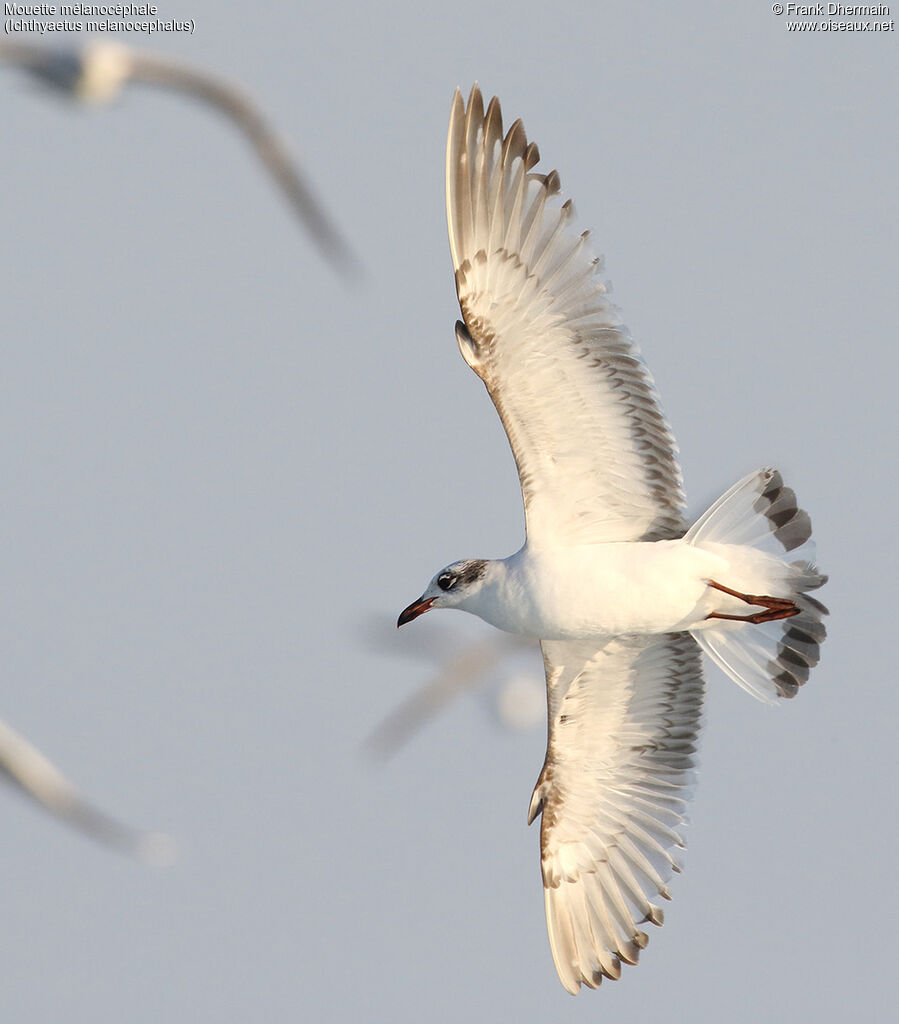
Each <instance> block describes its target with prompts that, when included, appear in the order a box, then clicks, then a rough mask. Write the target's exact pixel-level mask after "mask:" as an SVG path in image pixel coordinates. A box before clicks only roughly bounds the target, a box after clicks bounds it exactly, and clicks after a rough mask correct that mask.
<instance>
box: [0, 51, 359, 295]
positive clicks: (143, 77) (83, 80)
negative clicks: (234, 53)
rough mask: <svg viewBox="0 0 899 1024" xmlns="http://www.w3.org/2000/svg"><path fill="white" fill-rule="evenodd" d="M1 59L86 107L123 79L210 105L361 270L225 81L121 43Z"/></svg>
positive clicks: (324, 242)
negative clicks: (176, 93)
mask: <svg viewBox="0 0 899 1024" xmlns="http://www.w3.org/2000/svg"><path fill="white" fill-rule="evenodd" d="M2 61H5V62H6V63H8V64H13V65H16V66H18V67H20V68H22V69H24V70H25V71H26V72H27V73H29V74H31V75H32V76H34V78H36V79H37V80H38V81H39V82H41V83H42V84H43V85H46V86H49V87H50V88H52V89H54V90H56V91H58V92H60V93H64V94H67V95H69V96H72V97H74V98H75V99H77V100H79V101H81V102H83V103H87V104H95V105H98V104H101V103H108V102H110V101H112V100H113V99H115V98H116V97H118V96H119V94H120V93H121V92H122V90H123V89H124V87H125V86H126V85H127V84H128V83H129V82H139V83H143V84H145V85H158V86H162V87H164V88H167V89H173V90H175V91H177V92H182V93H185V94H186V95H188V96H193V97H194V98H195V99H199V100H202V101H203V102H204V103H207V104H209V105H210V106H212V107H214V108H215V109H216V110H218V111H219V112H220V113H222V114H224V115H225V116H226V117H228V118H230V119H231V121H232V122H233V123H234V125H235V126H236V127H237V128H238V129H239V130H240V131H241V132H242V133H243V135H244V136H245V137H246V138H247V140H248V141H249V143H250V145H251V146H252V147H253V149H254V150H255V151H256V154H257V155H258V157H259V159H260V160H261V161H262V163H263V165H264V166H265V168H266V170H267V171H268V172H269V174H270V175H271V176H272V177H273V178H274V180H275V181H276V182H277V184H278V186H279V187H280V188H281V190H282V191H283V192H284V194H285V195H286V196H287V199H288V201H289V202H290V204H291V206H292V207H293V209H294V212H295V213H296V214H297V216H298V217H299V219H300V220H301V221H302V223H303V224H304V226H305V227H306V230H307V231H308V232H309V233H310V235H312V237H313V239H314V240H315V242H316V244H317V245H318V247H319V249H320V250H321V252H322V254H323V255H324V256H325V257H327V259H328V260H330V262H331V263H332V265H333V266H334V267H335V268H336V269H337V270H339V271H340V272H341V273H343V274H346V275H356V274H358V273H359V270H360V264H359V261H358V259H357V258H356V257H355V255H354V254H353V252H352V250H351V249H350V246H349V245H348V244H347V242H346V241H345V240H344V239H343V237H342V236H341V234H340V232H339V231H338V229H337V228H336V226H335V225H334V224H333V222H332V221H331V219H330V218H329V217H328V215H327V214H326V213H325V212H324V210H323V208H322V206H321V204H320V203H319V201H318V199H317V198H316V197H315V195H314V194H313V192H312V189H311V187H310V186H309V184H308V182H307V181H306V179H305V176H304V175H303V173H302V172H301V171H300V169H299V167H298V165H297V163H296V161H295V159H294V158H293V156H292V155H291V153H290V148H289V146H288V144H287V142H286V141H285V140H284V139H283V138H282V137H281V135H280V133H279V132H277V131H276V130H275V129H274V128H273V127H272V126H271V125H270V124H269V123H268V121H267V120H266V118H265V117H264V116H263V114H262V111H261V110H260V109H259V107H258V106H257V105H256V103H255V102H254V101H253V100H252V99H250V97H248V96H247V95H245V94H244V92H243V91H242V90H241V89H240V88H239V87H238V86H236V85H234V84H232V83H231V82H229V81H228V80H227V79H223V78H219V77H217V76H216V75H213V74H210V73H209V72H206V71H202V70H199V69H197V68H195V67H193V66H192V65H190V64H185V63H183V62H181V61H177V60H173V59H172V58H169V57H162V56H160V55H159V54H154V53H148V52H146V51H137V50H132V49H130V48H128V47H125V46H122V45H121V44H119V43H105V42H102V43H91V44H89V45H87V46H85V47H84V48H83V49H81V50H57V49H50V48H48V47H46V46H41V45H34V44H31V43H22V42H7V41H0V62H2Z"/></svg>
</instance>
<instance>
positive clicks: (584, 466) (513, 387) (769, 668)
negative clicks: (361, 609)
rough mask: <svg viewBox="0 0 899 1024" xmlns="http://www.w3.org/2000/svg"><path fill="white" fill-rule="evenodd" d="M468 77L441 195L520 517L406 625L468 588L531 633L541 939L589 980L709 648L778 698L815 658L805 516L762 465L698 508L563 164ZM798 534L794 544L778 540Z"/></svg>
mask: <svg viewBox="0 0 899 1024" xmlns="http://www.w3.org/2000/svg"><path fill="white" fill-rule="evenodd" d="M538 160H539V154H538V151H537V147H536V145H535V144H534V143H529V142H528V140H527V137H526V135H525V132H524V127H523V126H522V123H521V121H516V122H515V123H514V124H513V125H512V126H511V128H510V129H509V130H508V132H507V133H506V134H505V135H504V133H503V127H502V115H501V112H500V106H499V102H498V101H497V100H496V99H495V98H494V99H493V100H492V101H491V102H490V104H489V106H488V107H487V110H486V112H485V110H484V106H483V100H482V98H481V93H480V91H479V89H478V88H477V86H475V87H474V88H473V90H472V92H471V96H470V98H469V101H468V105H467V107H466V106H465V105H464V103H463V100H462V96H461V94H460V93H459V91H458V90H457V91H456V95H455V97H454V99H453V108H452V114H451V117H450V126H449V138H448V142H447V174H446V188H447V219H448V224H449V238H450V249H451V251H452V257H453V265H454V267H455V273H456V291H457V294H458V298H459V304H460V306H461V308H462V315H463V319H464V322H459V323H458V324H457V325H456V339H457V342H458V345H459V349H460V351H461V352H462V355H463V357H464V358H465V360H466V362H467V363H468V364H469V366H471V368H472V369H473V370H474V371H475V372H476V373H477V374H478V376H479V377H480V378H481V379H482V380H483V381H484V384H485V385H486V387H487V390H488V392H489V394H490V397H491V398H492V400H493V403H494V405H495V406H496V408H497V411H498V412H499V415H500V418H501V419H502V422H503V426H504V427H505V430H506V434H507V435H508V438H509V443H510V445H511V447H512V452H513V454H514V456H515V461H516V464H517V466H518V473H519V478H520V482H521V490H522V495H523V497H524V507H525V520H526V529H527V540H526V542H525V545H524V547H522V548H521V550H520V551H518V552H517V553H516V554H514V555H511V556H510V557H509V558H504V559H499V560H486V559H467V560H464V561H461V562H455V563H453V564H452V565H449V566H447V567H446V568H445V569H442V570H441V571H440V572H439V573H438V574H437V575H436V576H435V577H434V578H433V580H432V581H431V583H430V584H429V585H428V588H427V589H426V590H425V592H424V594H422V596H421V597H420V598H419V599H418V600H417V601H415V602H413V603H412V604H411V605H409V607H408V608H406V609H405V610H404V611H403V612H402V614H401V615H400V617H399V621H398V625H403V624H404V623H406V622H409V621H410V620H412V619H414V618H416V617H417V616H418V615H421V614H422V613H423V612H425V611H427V610H428V609H430V608H441V607H443V608H460V609H462V610H464V611H468V612H471V613H472V614H474V615H478V616H480V618H482V619H484V620H486V621H487V622H489V623H492V624H493V625H494V626H497V627H499V628H500V629H503V630H506V631H508V632H511V633H517V634H522V635H525V636H530V637H534V638H537V639H539V640H540V642H541V647H542V649H543V658H544V663H545V669H546V682H547V694H548V716H549V740H548V744H547V751H546V760H545V762H544V766H543V770H542V772H541V773H540V777H539V779H538V781H537V785H536V787H535V789H534V794H533V797H532V799H531V805H530V814H529V821H533V820H534V819H535V818H536V817H537V815H539V814H541V813H542V822H541V833H540V840H541V859H542V869H543V883H544V889H545V901H546V919H547V926H548V930H549V939H550V945H551V947H552V953H553V958H554V960H555V964H556V969H557V970H558V973H559V977H560V979H561V981H562V984H563V985H564V986H565V987H566V988H567V989H568V991H569V992H572V993H576V992H577V991H578V989H579V987H580V985H581V984H586V985H589V986H591V987H596V986H597V985H599V983H600V982H601V981H602V979H603V978H604V977H606V978H618V977H619V976H620V973H621V963H622V962H624V963H631V964H633V963H636V961H637V958H638V954H639V951H640V950H641V949H643V948H644V947H645V946H646V943H647V941H648V940H647V936H646V933H645V932H643V931H642V930H641V929H640V927H639V926H640V925H641V924H642V923H644V922H647V921H648V922H652V923H653V924H661V923H662V918H663V915H662V911H661V909H660V908H659V907H658V906H656V905H655V904H654V903H653V902H652V901H653V899H654V898H655V897H656V896H661V897H662V898H663V899H670V893H669V891H668V888H667V882H668V880H669V878H670V876H671V873H672V872H673V871H678V870H680V863H679V857H678V851H679V849H681V848H682V847H683V845H684V842H683V836H682V828H683V826H684V825H685V824H686V805H687V800H688V798H689V795H690V792H691V788H692V784H693V781H694V774H695V771H694V769H695V757H694V753H695V750H696V744H697V738H698V733H699V725H700V715H701V708H702V699H703V682H702V671H701V659H700V648H702V649H703V650H705V651H706V652H707V653H708V654H709V655H710V656H711V657H712V658H713V660H714V661H715V662H717V664H718V665H719V666H720V667H721V668H722V669H723V670H724V671H725V672H726V673H727V674H728V675H729V676H730V677H731V678H732V679H733V680H735V681H736V682H737V683H739V684H740V685H741V686H742V687H744V688H745V689H746V690H748V691H749V692H750V693H752V694H753V695H754V696H756V697H758V698H760V699H762V700H768V701H774V700H776V699H777V698H778V697H792V696H794V695H795V693H796V692H797V691H798V689H799V687H800V686H801V685H802V684H803V683H804V682H806V680H807V679H808V676H809V670H810V669H811V668H812V667H813V666H814V665H816V664H817V662H818V654H819V646H820V643H821V642H822V641H823V639H824V635H825V630H824V626H823V623H822V621H821V619H822V615H823V614H825V612H826V610H825V609H824V607H823V606H822V605H821V604H820V603H819V602H817V601H816V600H815V599H814V598H812V597H810V596H808V591H810V590H813V589H815V588H817V587H819V586H821V585H822V584H823V583H824V582H825V579H826V577H824V576H822V575H821V574H820V573H819V572H818V571H817V569H816V568H815V566H814V564H813V563H812V560H811V542H810V537H811V523H810V521H809V517H808V515H807V514H806V513H805V512H803V511H802V510H801V509H799V508H798V507H797V504H796V496H795V494H794V493H793V491H792V490H791V489H790V488H788V487H786V486H785V485H784V483H783V480H782V478H781V476H780V474H779V473H778V472H777V471H775V470H773V469H763V470H759V471H757V472H754V473H751V474H749V475H748V476H746V477H744V478H743V479H742V480H740V481H739V482H738V483H737V484H735V485H734V486H733V487H732V488H731V489H730V490H729V491H728V492H727V493H726V494H725V495H724V496H723V497H722V498H720V499H719V500H718V501H717V502H716V503H715V504H714V505H713V506H712V507H711V508H710V509H709V510H708V511H707V512H706V513H705V514H704V515H703V516H702V517H701V518H700V519H699V520H698V521H697V522H696V523H694V524H693V526H691V527H690V528H689V529H687V524H686V521H685V518H684V515H685V502H684V493H683V489H682V482H681V473H680V467H679V465H678V462H677V454H676V453H677V448H676V445H675V442H674V438H673V436H672V434H671V431H670V428H669V426H668V423H667V421H666V420H665V417H664V415H663V414H662V411H661V408H660V405H659V400H658V396H657V394H656V391H655V388H654V385H653V382H652V378H651V376H650V374H649V371H648V370H647V368H646V366H645V364H644V363H643V361H642V359H641V357H640V355H639V353H638V351H637V349H636V346H635V345H634V343H633V342H632V341H631V338H630V335H629V333H628V331H627V330H626V328H625V327H624V326H623V325H622V323H621V320H620V318H619V316H618V312H617V310H616V309H615V307H614V306H612V304H611V303H610V302H609V300H608V298H607V295H606V289H605V287H604V285H603V284H602V283H601V281H600V280H599V278H598V277H597V276H596V272H597V269H598V260H596V259H595V258H594V256H593V254H592V252H591V251H590V247H589V242H588V233H587V232H584V233H583V234H578V233H577V232H575V231H574V230H573V228H572V225H573V220H574V210H573V207H572V204H571V201H570V200H569V201H568V202H565V203H561V202H559V201H558V200H556V199H555V198H554V197H556V196H557V195H558V194H559V192H560V182H559V176H558V174H557V173H556V172H555V171H552V172H550V173H549V174H545V175H544V174H539V173H537V172H535V171H534V167H535V165H536V164H537V162H538ZM787 553H789V554H787Z"/></svg>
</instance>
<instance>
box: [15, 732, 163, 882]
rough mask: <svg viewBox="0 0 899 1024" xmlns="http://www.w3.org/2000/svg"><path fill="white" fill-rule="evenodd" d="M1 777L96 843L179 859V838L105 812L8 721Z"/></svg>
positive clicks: (141, 855)
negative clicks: (139, 826) (120, 819)
mask: <svg viewBox="0 0 899 1024" xmlns="http://www.w3.org/2000/svg"><path fill="white" fill-rule="evenodd" d="M0 777H2V778H5V779H6V781H7V782H10V783H12V784H13V785H14V786H15V787H16V788H17V789H19V790H21V792H22V793H24V794H25V796H27V797H29V798H30V799H31V800H33V801H34V802H35V803H37V804H39V805H40V806H41V807H43V808H44V810H46V811H49V813H50V814H52V815H54V816H55V817H57V818H59V819H60V820H61V821H64V822H66V823H67V824H68V825H71V826H72V827H74V828H76V829H77V830H78V831H79V832H82V833H83V834H84V835H86V836H87V837H88V838H90V839H93V840H95V841H96V842H99V843H102V844H103V845H105V846H109V847H112V848H113V849H115V850H118V851H119V852H120V853H124V854H125V855H126V856H129V857H133V858H134V859H135V860H139V861H143V862H144V863H147V864H152V865H154V866H156V867H164V866H166V865H168V864H171V863H172V861H173V860H174V859H175V856H176V846H175V842H174V840H173V839H171V838H170V837H169V836H167V835H164V834H163V833H161V832H142V831H140V830H138V829H135V828H132V827H131V826H130V825H125V824H123V823H122V822H121V821H118V820H117V819H116V818H113V817H110V815H108V814H106V813H105V812H104V811H101V810H100V809H99V808H98V807H96V806H95V805H94V804H92V803H91V802H90V801H89V800H88V799H87V798H86V797H85V796H84V795H83V794H81V793H80V792H79V791H78V790H77V789H76V788H75V787H74V786H73V785H72V783H71V782H69V780H68V779H66V778H65V776H64V775H63V774H62V773H61V772H60V771H59V769H58V768H57V767H56V766H55V765H54V764H52V762H50V761H49V760H48V759H47V758H46V757H44V755H43V754H42V753H41V752H40V751H39V750H38V749H37V748H36V747H34V746H33V745H32V744H31V743H29V742H28V740H26V739H25V738H24V737H23V736H21V735H20V734H19V733H17V732H16V731H15V730H14V729H12V728H11V727H10V726H8V725H7V724H6V723H5V722H2V721H0Z"/></svg>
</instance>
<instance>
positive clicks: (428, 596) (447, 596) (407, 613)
mask: <svg viewBox="0 0 899 1024" xmlns="http://www.w3.org/2000/svg"><path fill="white" fill-rule="evenodd" d="M495 564H496V563H495V562H487V561H485V560H484V559H483V558H468V559H466V560H465V561H464V562H453V564H452V565H448V566H447V567H446V568H445V569H441V570H440V572H438V573H437V575H436V576H435V577H434V578H433V579H432V580H431V582H430V583H429V584H428V586H427V589H426V590H425V592H424V593H423V594H422V595H421V597H420V598H419V599H418V600H417V601H413V602H412V604H410V605H409V607H408V608H404V609H403V610H402V612H400V617H399V618H398V619H397V620H396V624H397V626H405V624H406V623H407V622H411V621H412V620H413V619H417V618H418V616H419V615H423V614H424V613H425V612H426V611H429V610H430V609H431V608H463V609H465V610H466V611H469V610H473V609H472V607H471V606H472V602H473V600H474V599H475V598H476V597H477V595H478V594H479V593H480V592H481V591H482V590H483V588H484V585H485V584H486V583H488V582H489V581H490V578H491V575H492V571H491V567H492V566H494V565H495Z"/></svg>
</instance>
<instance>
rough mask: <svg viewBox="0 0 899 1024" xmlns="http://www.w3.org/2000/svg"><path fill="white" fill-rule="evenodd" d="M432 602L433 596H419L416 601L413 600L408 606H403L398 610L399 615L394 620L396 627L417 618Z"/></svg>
mask: <svg viewBox="0 0 899 1024" xmlns="http://www.w3.org/2000/svg"><path fill="white" fill-rule="evenodd" d="M433 603H434V598H433V597H420V598H419V599H418V600H417V601H413V602H412V604H410V605H409V607H408V608H404V609H403V610H402V611H401V612H400V617H399V618H398V619H397V620H396V628H397V629H399V628H400V626H405V625H406V623H407V622H411V621H412V620H413V619H417V618H418V616H419V615H424V613H425V612H426V611H427V610H428V609H429V608H430V607H431V605H432V604H433Z"/></svg>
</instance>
